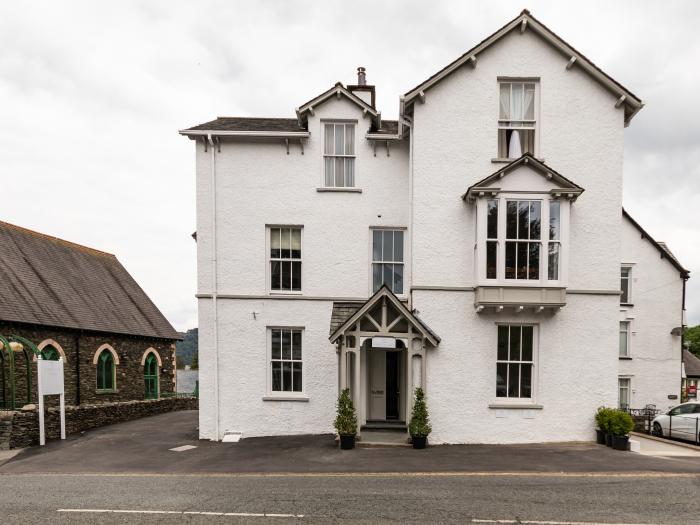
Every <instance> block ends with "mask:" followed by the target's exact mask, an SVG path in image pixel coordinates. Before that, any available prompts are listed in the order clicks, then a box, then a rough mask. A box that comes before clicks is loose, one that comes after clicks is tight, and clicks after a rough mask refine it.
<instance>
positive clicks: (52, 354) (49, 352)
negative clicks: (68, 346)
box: [41, 344, 61, 361]
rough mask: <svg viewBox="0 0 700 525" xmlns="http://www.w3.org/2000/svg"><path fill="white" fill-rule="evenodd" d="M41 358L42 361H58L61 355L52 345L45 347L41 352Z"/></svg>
mask: <svg viewBox="0 0 700 525" xmlns="http://www.w3.org/2000/svg"><path fill="white" fill-rule="evenodd" d="M41 357H42V359H43V360H44V361H58V360H59V359H60V358H61V353H60V352H59V351H58V350H57V349H56V347H55V346H53V345H50V344H49V345H46V346H45V347H44V348H42V350H41Z"/></svg>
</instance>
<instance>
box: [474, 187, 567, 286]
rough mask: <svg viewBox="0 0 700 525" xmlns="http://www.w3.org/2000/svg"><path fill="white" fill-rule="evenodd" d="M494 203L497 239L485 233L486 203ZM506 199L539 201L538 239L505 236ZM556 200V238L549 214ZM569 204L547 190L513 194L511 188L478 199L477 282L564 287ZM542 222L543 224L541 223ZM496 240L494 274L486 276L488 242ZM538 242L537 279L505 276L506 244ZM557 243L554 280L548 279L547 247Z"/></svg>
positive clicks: (485, 284)
mask: <svg viewBox="0 0 700 525" xmlns="http://www.w3.org/2000/svg"><path fill="white" fill-rule="evenodd" d="M493 201H496V202H497V207H498V214H497V218H498V219H497V220H498V223H497V232H498V233H497V235H498V236H497V238H496V239H492V238H491V237H489V236H488V209H489V202H493ZM508 201H518V202H520V201H539V202H540V203H541V204H540V224H541V225H540V238H539V240H534V239H528V240H527V241H526V240H524V239H523V240H520V241H518V240H517V239H508V238H506V234H507V208H508V204H507V203H508ZM553 202H558V203H559V238H558V239H550V235H549V224H550V218H551V217H550V215H551V203H553ZM570 206H571V203H570V202H569V201H568V200H566V199H557V198H554V197H553V196H551V195H550V193H549V192H548V191H532V192H522V193H516V192H513V191H503V192H499V193H498V194H497V195H494V196H491V197H488V198H484V199H479V200H478V201H477V221H476V222H477V226H476V227H477V244H476V256H477V263H476V265H475V266H476V268H477V274H478V278H477V281H478V283H479V284H480V285H483V286H523V287H543V286H548V287H565V286H566V283H567V279H568V242H569V213H570ZM542 225H544V226H542ZM494 241H495V243H496V265H497V266H496V277H495V278H493V277H488V264H487V261H488V243H490V242H494ZM512 241H516V242H530V243H532V242H538V243H539V252H540V255H539V257H540V261H539V278H538V279H517V278H515V279H514V278H507V277H506V269H505V264H506V249H507V248H506V244H507V242H512ZM553 244H556V245H557V246H558V274H557V279H549V247H550V245H553Z"/></svg>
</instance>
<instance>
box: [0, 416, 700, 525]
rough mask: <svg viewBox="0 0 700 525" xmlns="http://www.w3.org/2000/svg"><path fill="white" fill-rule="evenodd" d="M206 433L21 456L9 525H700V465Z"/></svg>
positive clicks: (81, 441) (189, 425) (177, 426)
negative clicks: (341, 445)
mask: <svg viewBox="0 0 700 525" xmlns="http://www.w3.org/2000/svg"><path fill="white" fill-rule="evenodd" d="M196 425H197V413H196V412H174V413H170V414H162V415H159V416H154V417H151V418H145V419H141V420H137V421H131V422H127V423H121V424H117V425H112V426H109V427H103V428H101V429H97V430H93V431H90V432H87V433H85V434H83V435H80V436H73V437H69V439H67V440H66V441H63V442H61V441H52V442H49V443H48V445H47V446H46V447H42V448H40V447H34V448H31V449H26V450H23V451H21V452H20V453H19V454H17V455H15V456H14V457H12V458H9V459H7V461H6V462H5V463H3V464H2V465H0V485H2V486H3V487H5V488H8V487H10V488H11V490H2V491H0V509H2V510H1V511H0V522H1V523H2V524H3V525H5V524H14V523H18V524H20V523H21V524H23V525H26V524H33V523H46V522H51V523H58V524H92V523H97V522H99V523H101V524H112V523H115V524H116V523H178V524H179V523H183V524H185V523H186V524H192V523H195V524H199V523H201V524H205V523H206V524H207V525H217V524H219V523H222V524H229V523H250V522H254V523H301V522H306V523H329V522H333V523H336V522H338V523H340V522H347V523H387V522H400V523H426V522H428V523H436V522H440V523H474V524H476V523H479V524H490V523H493V524H495V523H498V524H508V523H513V524H516V523H518V524H530V525H543V524H546V525H594V524H595V525H599V524H604V525H618V524H623V525H631V524H644V525H647V524H661V525H667V524H668V525H670V524H678V523H682V524H700V513H699V512H698V509H697V504H696V501H697V495H698V493H700V458H695V457H690V458H677V457H655V456H644V455H640V454H633V453H629V452H619V451H614V450H611V449H608V448H606V447H603V446H599V445H595V444H592V443H567V444H546V445H544V444H542V445H500V446H498V445H450V446H434V447H429V448H428V449H426V450H422V451H419V450H413V449H411V448H366V449H356V450H351V451H341V450H339V449H338V448H337V447H336V445H335V443H334V439H333V436H331V435H326V436H296V437H286V438H254V439H244V440H242V441H240V442H239V443H212V442H208V441H199V440H198V439H197V432H196ZM173 448H177V449H178V450H181V451H179V452H176V451H172V450H170V449H173ZM0 461H2V460H0Z"/></svg>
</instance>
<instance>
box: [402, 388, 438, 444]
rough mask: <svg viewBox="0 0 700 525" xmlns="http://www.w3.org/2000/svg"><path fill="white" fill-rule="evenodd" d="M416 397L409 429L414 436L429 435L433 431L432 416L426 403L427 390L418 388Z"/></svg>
mask: <svg viewBox="0 0 700 525" xmlns="http://www.w3.org/2000/svg"><path fill="white" fill-rule="evenodd" d="M415 395H416V399H415V401H414V403H413V414H411V422H410V423H409V424H408V431H409V433H410V434H411V436H414V437H427V436H428V434H430V432H432V430H433V429H432V427H431V426H430V417H429V416H428V406H427V405H426V404H425V392H423V389H422V388H420V387H418V388H416V394H415Z"/></svg>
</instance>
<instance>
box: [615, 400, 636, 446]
mask: <svg viewBox="0 0 700 525" xmlns="http://www.w3.org/2000/svg"><path fill="white" fill-rule="evenodd" d="M609 428H610V434H612V447H613V448H614V449H615V450H627V446H628V443H629V439H630V435H629V434H630V432H632V430H634V420H633V419H632V416H630V415H629V414H628V413H627V412H624V411H622V410H615V411H614V413H613V414H612V416H610V423H609Z"/></svg>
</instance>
